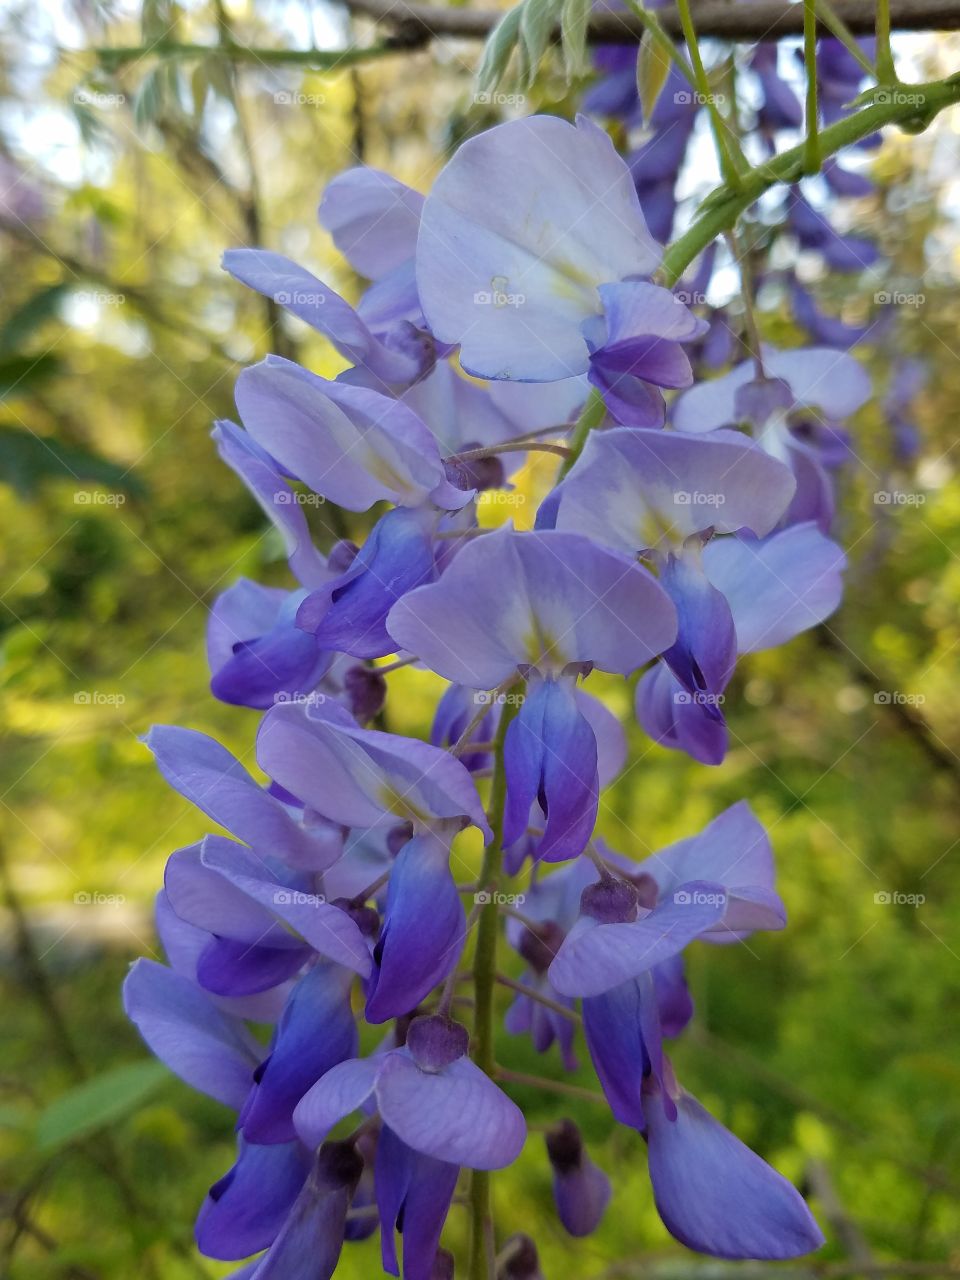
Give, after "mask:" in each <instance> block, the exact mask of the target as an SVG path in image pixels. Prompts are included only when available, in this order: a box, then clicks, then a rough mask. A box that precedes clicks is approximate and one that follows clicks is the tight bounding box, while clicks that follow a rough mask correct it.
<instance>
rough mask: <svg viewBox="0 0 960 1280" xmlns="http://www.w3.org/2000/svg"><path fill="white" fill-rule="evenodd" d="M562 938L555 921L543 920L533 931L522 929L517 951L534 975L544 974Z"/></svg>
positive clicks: (561, 931)
mask: <svg viewBox="0 0 960 1280" xmlns="http://www.w3.org/2000/svg"><path fill="white" fill-rule="evenodd" d="M563 937H564V934H563V930H562V929H561V928H560V926H559V925H558V924H557V922H556V921H555V920H545V921H544V922H543V924H541V925H538V926H537V927H536V928H535V929H531V928H526V929H524V931H523V933H522V934H521V935H520V941H519V943H518V947H517V949H518V950H519V952H520V954H521V955H522V956H523V958H524V960H526V962H527V964H528V965H529V966H530V968H531V969H533V971H534V972H535V973H546V972H547V970H548V969H549V968H550V965H551V964H552V963H553V958H554V956H555V955H556V954H557V952H558V951H559V950H560V944H561V943H562V942H563Z"/></svg>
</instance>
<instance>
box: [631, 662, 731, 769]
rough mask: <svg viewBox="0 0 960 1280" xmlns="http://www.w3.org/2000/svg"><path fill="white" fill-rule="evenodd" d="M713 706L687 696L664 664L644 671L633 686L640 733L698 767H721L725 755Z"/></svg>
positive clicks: (720, 724)
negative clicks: (688, 757)
mask: <svg viewBox="0 0 960 1280" xmlns="http://www.w3.org/2000/svg"><path fill="white" fill-rule="evenodd" d="M716 707H717V704H716V703H713V704H708V703H707V702H706V701H705V699H704V698H702V697H701V698H697V697H694V696H693V694H691V693H689V692H688V691H687V690H686V689H685V688H684V687H683V685H682V684H681V683H680V681H679V680H678V679H677V677H676V676H675V675H674V674H673V672H672V671H671V670H670V668H669V667H668V666H667V664H666V663H665V662H657V663H655V664H654V666H653V667H652V668H651V669H650V670H649V671H645V672H644V674H643V675H642V676H641V678H640V682H639V684H638V685H637V695H636V710H637V719H638V720H639V721H640V724H641V726H642V727H643V730H644V732H645V733H648V734H649V735H650V737H651V738H652V739H653V740H654V742H659V743H660V745H661V746H664V747H672V748H674V749H675V750H677V751H685V752H686V753H687V755H688V756H690V757H691V758H692V759H694V760H699V761H700V763H701V764H712V765H717V764H722V763H723V759H724V756H725V755H726V753H727V739H728V736H729V734H728V730H727V725H726V722H725V721H724V719H723V717H722V715H721V716H717V714H716Z"/></svg>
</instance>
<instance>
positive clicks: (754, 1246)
mask: <svg viewBox="0 0 960 1280" xmlns="http://www.w3.org/2000/svg"><path fill="white" fill-rule="evenodd" d="M647 1140H648V1143H649V1161H650V1180H651V1182H652V1183H653V1194H654V1198H655V1200H656V1203H657V1209H658V1210H659V1212H660V1216H661V1217H662V1218H663V1221H664V1223H665V1224H666V1226H667V1229H668V1230H669V1231H670V1232H671V1234H672V1235H674V1236H676V1238H677V1239H678V1240H680V1241H681V1242H682V1243H683V1244H685V1245H687V1247H688V1248H690V1249H696V1250H698V1251H699V1252H700V1253H707V1254H711V1255H712V1256H713V1257H718V1258H737V1259H739V1258H759V1259H764V1260H775V1259H778V1258H796V1257H799V1256H800V1255H802V1254H805V1253H810V1252H811V1251H812V1250H814V1249H818V1248H819V1247H820V1245H822V1244H823V1235H822V1234H821V1232H820V1229H819V1227H818V1226H817V1224H816V1222H815V1221H814V1219H813V1216H812V1215H811V1213H810V1210H809V1209H808V1208H807V1206H806V1204H804V1202H803V1199H802V1198H801V1196H800V1195H799V1193H798V1192H797V1191H796V1189H795V1188H794V1187H793V1186H791V1184H790V1183H789V1182H788V1181H787V1180H786V1178H784V1177H783V1175H782V1174H779V1173H777V1171H776V1170H775V1169H773V1168H771V1166H770V1165H768V1164H767V1163H766V1162H765V1161H763V1160H761V1159H760V1157H759V1156H758V1155H756V1154H755V1153H754V1152H752V1151H751V1150H750V1149H749V1147H745V1146H744V1145H743V1143H742V1142H741V1141H740V1140H739V1138H736V1137H734V1135H733V1134H732V1133H730V1132H729V1130H727V1129H725V1128H724V1127H723V1125H721V1124H719V1123H718V1122H717V1121H716V1120H714V1119H713V1117H712V1116H710V1115H709V1114H708V1113H707V1112H706V1111H705V1110H704V1108H703V1107H702V1106H701V1105H700V1103H699V1102H697V1100H696V1098H693V1097H691V1096H690V1094H688V1093H682V1092H681V1094H680V1096H679V1098H677V1117H676V1119H675V1120H673V1121H671V1120H669V1119H668V1118H667V1116H666V1115H665V1114H664V1112H663V1109H662V1108H661V1107H660V1106H658V1105H655V1104H654V1105H650V1106H648V1107H647Z"/></svg>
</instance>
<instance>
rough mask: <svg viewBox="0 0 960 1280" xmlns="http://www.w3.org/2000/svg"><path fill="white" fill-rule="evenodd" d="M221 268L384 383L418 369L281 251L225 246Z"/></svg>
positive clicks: (416, 362) (415, 375)
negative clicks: (320, 335) (312, 330)
mask: <svg viewBox="0 0 960 1280" xmlns="http://www.w3.org/2000/svg"><path fill="white" fill-rule="evenodd" d="M223 267H224V270H226V271H229V273H230V274H231V275H232V276H233V277H234V279H236V280H239V281H240V283H241V284H245V285H247V286H248V288H250V289H255V290H256V291H257V293H262V294H263V295H264V296H265V297H267V298H272V299H273V301H274V302H276V303H277V304H278V305H279V306H282V307H285V308H286V310H287V311H289V312H291V313H292V314H293V315H295V316H297V317H298V318H299V319H300V320H303V321H304V322H305V323H306V324H308V325H310V327H311V328H312V329H316V330H317V331H318V333H322V334H323V335H324V337H325V338H328V339H329V340H330V342H332V343H333V345H334V346H335V347H336V349H337V350H338V351H339V352H340V354H341V355H342V356H345V357H346V359H347V360H350V361H351V362H352V363H353V364H360V365H364V366H365V367H366V368H368V369H369V370H370V371H371V372H372V373H374V374H375V375H376V376H377V377H378V378H381V379H382V380H383V381H384V382H387V383H390V382H394V383H404V382H413V381H414V379H416V378H418V377H419V376H420V374H421V373H422V372H423V360H422V359H419V360H418V359H417V358H416V357H415V356H412V355H411V354H409V353H407V352H402V351H392V350H391V349H390V348H389V347H388V346H386V345H385V344H384V343H383V342H381V341H380V339H379V338H378V337H377V336H376V335H375V334H373V333H371V331H370V329H369V328H368V326H367V325H366V324H365V323H364V321H363V320H362V318H361V317H360V316H359V315H358V314H357V312H356V311H355V310H354V308H353V307H351V306H350V304H349V302H346V301H345V300H344V299H343V298H341V297H340V295H339V294H338V293H336V292H335V291H334V290H333V289H331V288H330V286H329V285H328V284H324V282H323V281H322V280H318V279H317V277H316V276H315V275H313V274H312V273H311V272H309V271H307V270H306V268H304V267H300V266H298V265H297V264H296V263H295V262H291V261H290V259H289V258H285V257H284V256H283V255H282V254H279V253H272V252H270V251H269V250H267V249H228V250H227V252H226V253H225V254H224V255H223ZM268 452H270V450H269V447H268Z"/></svg>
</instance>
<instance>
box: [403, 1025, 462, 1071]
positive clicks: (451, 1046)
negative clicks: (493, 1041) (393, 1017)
mask: <svg viewBox="0 0 960 1280" xmlns="http://www.w3.org/2000/svg"><path fill="white" fill-rule="evenodd" d="M469 1047H470V1037H469V1035H468V1034H467V1029H466V1027H464V1026H462V1025H461V1024H460V1023H459V1022H454V1021H453V1019H452V1018H448V1017H445V1016H444V1015H443V1014H434V1015H432V1016H427V1017H421V1018H414V1020H413V1022H411V1023H410V1027H409V1029H408V1031H407V1048H408V1049H409V1050H410V1053H411V1056H412V1057H413V1060H414V1062H415V1063H416V1064H417V1066H418V1067H419V1068H420V1070H421V1071H429V1072H437V1071H442V1070H443V1068H444V1067H448V1066H449V1065H450V1063H451V1062H456V1060H457V1058H462V1057H463V1056H464V1054H465V1053H466V1052H467V1050H468V1048H469Z"/></svg>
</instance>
